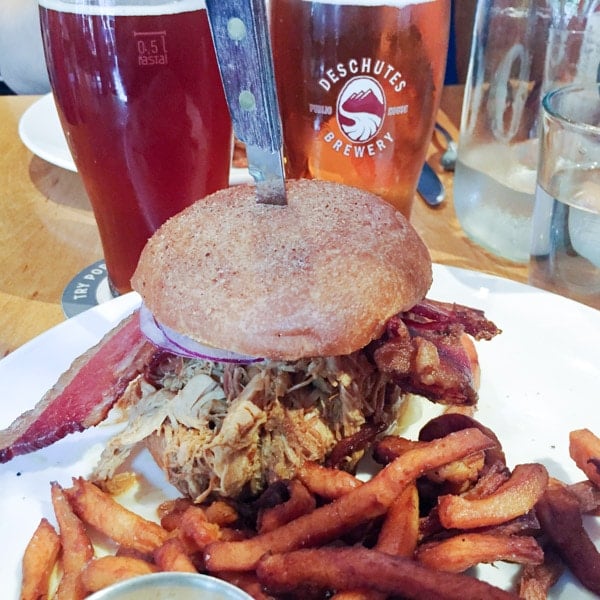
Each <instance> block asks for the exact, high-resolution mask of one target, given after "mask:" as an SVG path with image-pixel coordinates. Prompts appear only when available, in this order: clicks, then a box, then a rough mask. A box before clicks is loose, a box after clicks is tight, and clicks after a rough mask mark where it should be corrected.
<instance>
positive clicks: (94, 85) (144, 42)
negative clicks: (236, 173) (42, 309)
mask: <svg viewBox="0 0 600 600" xmlns="http://www.w3.org/2000/svg"><path fill="white" fill-rule="evenodd" d="M131 4H133V5H131ZM40 17H41V24H42V33H43V39H44V47H45V52H46V61H47V64H48V70H49V74H50V80H51V84H52V89H53V92H54V97H55V99H56V103H57V107H58V112H59V116H60V119H61V123H62V126H63V129H64V130H65V133H66V137H67V140H68V143H69V146H70V149H71V152H72V154H73V158H74V161H75V164H76V165H77V169H78V171H79V173H80V174H81V176H82V179H83V183H84V185H85V188H86V190H87V192H88V195H89V197H90V200H91V203H92V206H93V209H94V215H95V217H96V220H97V223H98V227H99V230H100V236H101V239H102V246H103V250H104V255H105V259H106V265H107V270H108V274H109V279H110V282H111V285H112V286H113V289H114V290H116V291H117V292H121V293H122V292H126V291H128V290H130V289H131V288H130V283H129V280H130V277H131V275H132V273H133V270H134V268H135V266H136V264H137V261H138V258H139V254H140V252H141V250H142V247H143V246H144V244H145V243H146V240H147V239H148V237H149V236H150V235H151V234H152V233H153V232H154V231H155V230H156V229H157V228H158V227H159V226H160V225H161V224H162V223H163V222H164V221H165V220H166V219H167V218H168V217H170V216H172V215H173V214H175V213H177V212H179V211H180V210H182V209H183V208H184V207H185V206H187V205H189V204H190V203H192V202H193V201H194V200H196V199H198V198H202V197H203V196H205V195H206V194H208V193H211V192H213V191H215V190H217V189H220V188H223V187H226V186H227V184H228V175H229V166H230V159H231V139H232V136H231V123H230V119H229V113H228V109H227V104H226V101H225V95H224V92H223V88H222V84H221V80H220V75H219V71H218V68H217V63H216V57H215V53H214V49H213V45H212V40H211V36H210V30H209V26H208V19H207V15H206V9H205V7H204V4H203V0H177V1H175V2H173V1H172V0H170V1H163V0H158V1H157V0H155V1H154V2H150V1H148V2H144V3H140V2H137V3H134V2H129V1H128V0H114V1H112V2H101V3H100V2H97V1H96V2H94V1H92V2H90V1H89V0H86V2H83V0H64V1H61V0H40Z"/></svg>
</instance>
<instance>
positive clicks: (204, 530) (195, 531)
mask: <svg viewBox="0 0 600 600" xmlns="http://www.w3.org/2000/svg"><path fill="white" fill-rule="evenodd" d="M180 529H181V531H182V532H183V533H184V534H185V536H187V538H189V539H190V540H192V541H193V542H194V545H195V550H196V551H202V550H204V548H206V546H207V545H208V544H210V543H211V542H215V541H217V540H219V539H221V528H220V527H219V526H218V525H217V524H216V523H209V521H208V520H207V519H206V513H205V512H204V510H203V509H201V508H200V507H199V506H190V507H189V508H188V509H187V510H186V511H185V512H184V513H183V515H182V517H181V526H180Z"/></svg>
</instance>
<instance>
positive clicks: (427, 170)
mask: <svg viewBox="0 0 600 600" xmlns="http://www.w3.org/2000/svg"><path fill="white" fill-rule="evenodd" d="M417 191H418V192H419V195H420V196H421V198H423V200H425V203H426V204H427V205H428V206H434V207H435V206H439V205H440V204H441V203H442V202H443V201H444V198H445V197H446V190H445V189H444V185H443V184H442V182H441V181H440V178H439V177H438V174H437V173H436V172H435V171H434V170H433V169H432V168H431V167H430V166H429V164H428V163H424V164H423V168H422V170H421V175H420V177H419V182H418V183H417Z"/></svg>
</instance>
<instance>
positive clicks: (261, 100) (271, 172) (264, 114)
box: [206, 0, 287, 205]
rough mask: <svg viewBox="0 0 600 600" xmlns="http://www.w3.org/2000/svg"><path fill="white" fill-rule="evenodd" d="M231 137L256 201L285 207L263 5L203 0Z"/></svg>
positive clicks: (278, 125)
mask: <svg viewBox="0 0 600 600" xmlns="http://www.w3.org/2000/svg"><path fill="white" fill-rule="evenodd" d="M206 8H207V12H208V20H209V23H210V28H211V32H212V36H213V43H214V46H215V50H216V53H217V62H218V63H219V70H220V72H221V79H222V80H223V87H224V88H225V96H226V98H227V104H228V105H229V112H230V113H231V120H232V122H233V130H234V132H235V135H236V137H237V138H238V139H239V140H241V141H242V142H244V143H245V144H246V153H247V156H248V170H249V171H250V175H252V178H253V179H254V181H255V183H256V194H257V200H258V202H263V203H268V204H280V205H285V204H286V203H287V201H286V195H285V176H284V168H283V136H282V129H281V118H280V116H279V105H278V102H277V92H276V90H275V76H274V73H273V57H272V55H271V43H270V37H269V29H268V23H267V12H266V6H265V2H264V0H206Z"/></svg>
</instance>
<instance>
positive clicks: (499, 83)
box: [454, 0, 600, 263]
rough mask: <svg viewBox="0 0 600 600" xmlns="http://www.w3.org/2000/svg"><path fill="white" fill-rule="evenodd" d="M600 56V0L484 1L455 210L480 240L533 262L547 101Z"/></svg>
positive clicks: (590, 73)
mask: <svg viewBox="0 0 600 600" xmlns="http://www.w3.org/2000/svg"><path fill="white" fill-rule="evenodd" d="M599 62H600V2H598V0H577V1H575V2H564V1H562V0H478V3H477V11H476V15H475V28H474V36H473V45H472V48H471V56H470V61H469V73H468V77H467V82H466V86H465V96H464V103H463V111H462V119H461V127H460V137H459V143H458V159H457V163H456V170H455V174H454V207H455V209H456V215H457V217H458V220H459V221H460V224H461V226H462V228H463V230H464V231H465V233H466V234H467V235H468V236H469V237H470V238H471V239H472V240H473V241H475V242H476V243H478V244H479V245H481V246H483V247H485V248H487V249H488V250H490V251H491V252H493V253H494V254H497V255H499V256H502V257H504V258H507V259H510V260H513V261H518V262H523V263H526V262H527V260H528V259H529V244H530V239H531V216H532V211H533V203H534V195H535V185H536V183H535V182H536V168H537V164H538V154H539V120H540V119H539V117H540V104H541V99H542V97H543V95H544V92H545V91H546V90H547V89H550V88H552V87H555V86H557V85H566V84H569V83H574V82H576V81H596V78H597V75H598V63H599Z"/></svg>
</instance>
